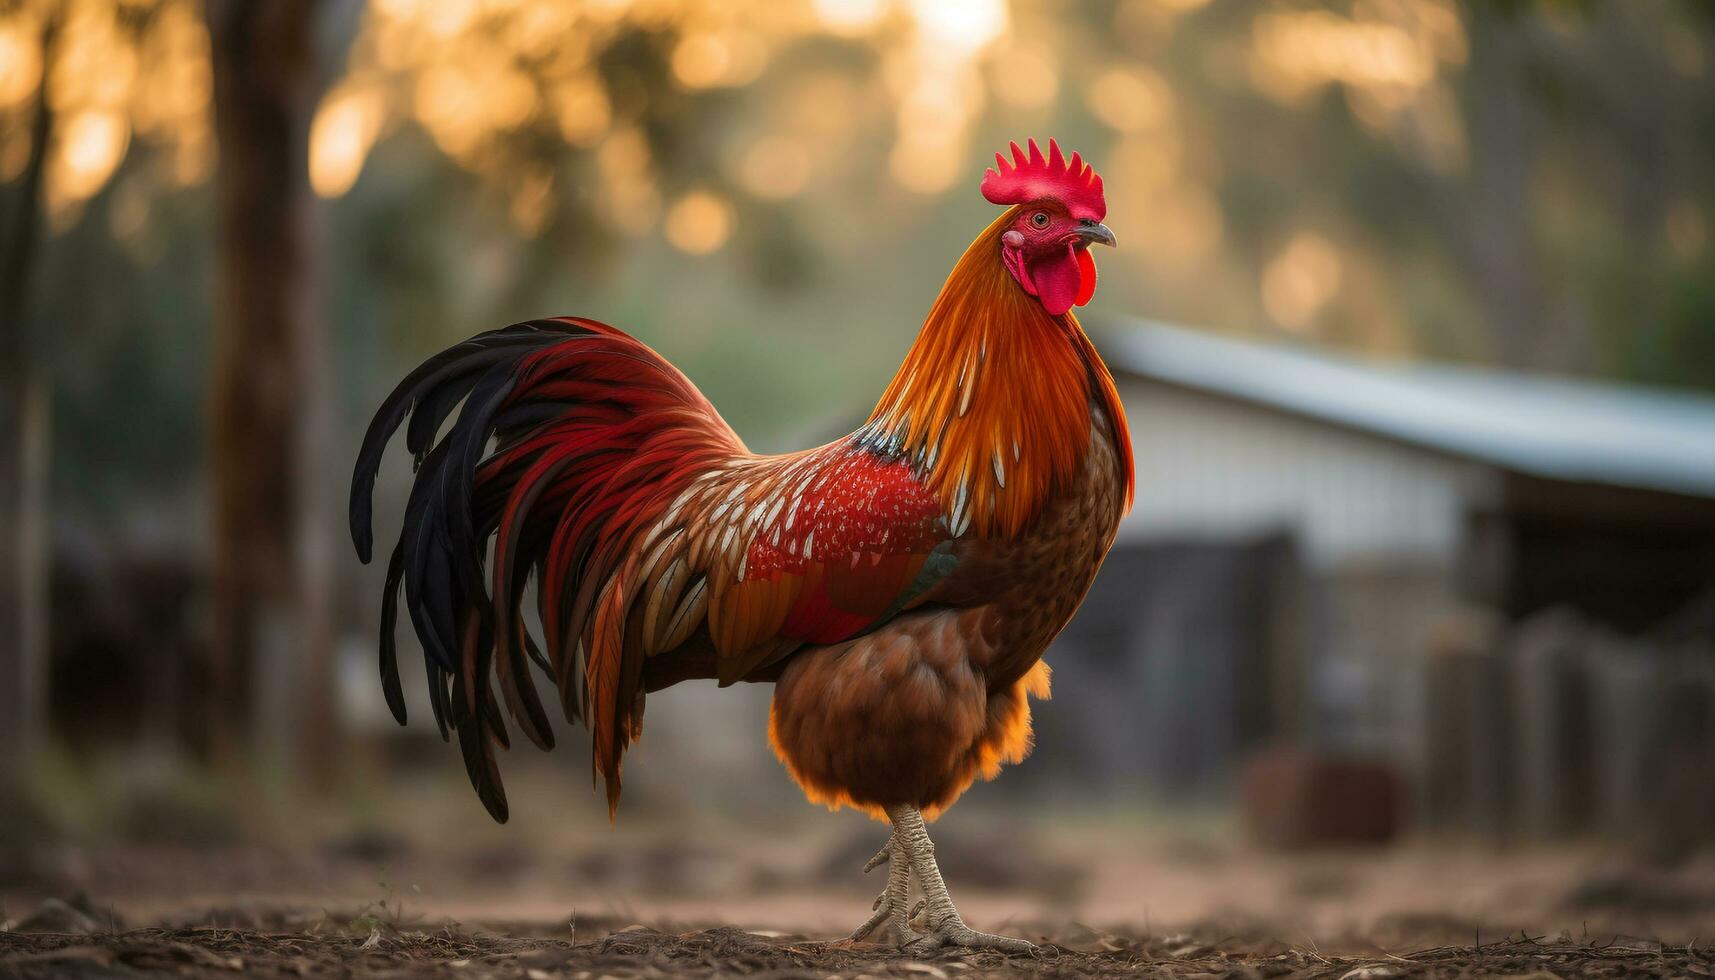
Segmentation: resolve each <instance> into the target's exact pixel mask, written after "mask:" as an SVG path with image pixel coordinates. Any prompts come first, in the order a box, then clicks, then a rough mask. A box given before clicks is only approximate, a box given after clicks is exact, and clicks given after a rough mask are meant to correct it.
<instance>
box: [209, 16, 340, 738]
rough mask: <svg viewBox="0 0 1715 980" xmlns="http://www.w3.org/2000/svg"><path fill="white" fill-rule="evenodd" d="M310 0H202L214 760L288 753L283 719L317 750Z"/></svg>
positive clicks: (319, 576)
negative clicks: (206, 41)
mask: <svg viewBox="0 0 1715 980" xmlns="http://www.w3.org/2000/svg"><path fill="white" fill-rule="evenodd" d="M319 7H320V4H319V3H316V2H314V0H207V11H208V21H209V28H210V34H211V39H212V42H213V54H214V102H215V129H216V133H217V138H218V141H219V148H220V168H219V172H218V175H217V178H216V181H217V192H218V209H219V217H218V226H217V227H218V232H217V233H218V239H217V240H218V243H219V246H218V247H219V252H220V256H219V263H220V265H219V279H218V286H217V294H216V297H215V341H214V364H213V370H214V376H213V378H212V385H211V397H210V402H209V406H208V411H209V471H210V480H211V491H212V492H211V500H212V509H213V514H212V517H213V546H214V568H213V575H214V579H213V590H214V592H213V595H214V624H213V627H214V635H213V638H212V640H213V642H212V646H211V650H212V657H213V663H212V664H211V666H212V681H213V695H214V702H213V711H214V715H215V717H214V718H213V719H211V721H212V727H211V731H212V735H213V738H214V749H215V753H216V755H217V757H224V758H225V759H226V760H228V761H232V760H234V759H235V758H236V757H238V756H240V755H244V754H247V753H250V752H258V753H260V755H261V758H262V761H264V762H267V763H272V764H275V765H282V764H284V765H291V764H292V763H294V762H295V761H296V760H294V758H293V752H292V750H293V749H294V748H295V747H298V746H297V745H296V744H295V743H296V739H294V737H293V734H292V730H293V727H294V725H298V724H301V730H305V731H309V732H311V736H310V737H311V738H312V739H313V740H314V742H315V744H317V745H320V748H319V749H317V750H316V751H315V752H314V754H313V755H312V759H314V758H317V757H319V758H323V759H325V757H326V751H327V743H326V741H325V740H326V738H327V727H328V726H327V722H328V720H329V719H327V718H326V705H327V702H328V699H327V696H326V688H327V686H328V677H329V656H330V652H329V651H330V647H331V637H330V632H331V631H330V628H329V624H328V610H329V602H328V598H327V574H326V573H327V568H326V566H327V564H328V563H329V559H330V556H331V549H330V548H328V547H327V546H325V545H323V544H318V543H317V541H318V538H319V537H320V536H325V535H326V534H327V533H328V532H327V528H328V527H329V521H328V520H327V518H326V516H325V513H318V511H323V510H325V506H326V505H325V503H324V502H323V498H324V495H323V494H320V493H316V492H313V491H312V490H310V489H309V488H311V487H313V486H314V485H316V484H315V482H313V481H315V480H316V477H317V476H318V475H319V472H320V467H318V466H317V465H316V462H317V461H316V460H314V459H312V458H309V457H310V456H311V454H313V453H315V451H316V450H317V449H318V448H319V447H320V446H321V445H323V444H324V443H325V437H324V435H323V432H322V431H320V430H325V428H326V418H327V415H326V403H327V401H328V393H327V392H326V391H325V390H322V388H323V386H322V385H321V384H320V383H319V382H320V381H321V378H320V376H319V375H320V371H321V368H322V346H323V343H324V341H323V337H322V322H321V313H320V310H319V304H318V303H317V302H316V296H317V288H316V287H317V282H316V276H315V270H314V262H313V248H312V242H311V237H312V236H311V230H312V214H311V204H310V197H309V183H308V164H307V157H308V151H307V138H308V137H307V134H308V129H309V119H310V114H311V112H312V110H313V109H314V106H315V100H316V97H317V93H318V90H319V86H320V84H321V75H320V72H319V70H318V67H317V64H316V61H317V59H316V47H315V34H314V23H315V19H316V13H317V10H318V9H319ZM306 706H309V710H308V711H307V713H308V714H309V715H311V716H312V717H311V718H307V719H305V718H301V717H300V716H302V715H304V714H306V711H305V707H306ZM316 706H319V707H316ZM318 715H319V716H320V718H319V719H317V718H316V717H315V716H318Z"/></svg>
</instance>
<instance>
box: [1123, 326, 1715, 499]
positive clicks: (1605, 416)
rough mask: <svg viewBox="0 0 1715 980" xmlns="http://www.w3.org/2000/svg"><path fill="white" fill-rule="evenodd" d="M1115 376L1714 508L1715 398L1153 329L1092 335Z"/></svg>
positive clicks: (1508, 465)
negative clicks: (1710, 501) (1710, 502)
mask: <svg viewBox="0 0 1715 980" xmlns="http://www.w3.org/2000/svg"><path fill="white" fill-rule="evenodd" d="M1094 326H1095V330H1094V333H1095V335H1096V341H1097V344H1098V346H1099V347H1100V348H1101V350H1102V353H1103V355H1104V356H1106V357H1107V359H1108V363H1109V364H1110V365H1111V366H1112V367H1113V369H1114V370H1115V372H1116V373H1120V374H1131V375H1135V376H1140V377H1144V378H1150V379H1155V380H1158V381H1162V382H1166V383H1170V384H1174V385H1179V386H1182V387H1185V388H1190V389H1194V390H1197V391H1202V392H1207V393H1210V394H1215V395H1221V396H1225V397H1228V398H1234V399H1239V400H1243V401H1246V402H1251V403H1253V404H1257V405H1261V406H1266V407H1268V408H1272V409H1276V410H1279V411H1282V412H1288V413H1291V414H1294V415H1299V416H1303V417H1306V418H1311V419H1317V420H1320V421H1322V422H1326V423H1330V424H1333V425H1338V426H1342V427H1345V428H1349V429H1353V430H1357V431H1362V432H1367V433H1372V434H1374V435H1378V436H1383V437H1386V438H1389V439H1393V440H1397V441H1400V442H1404V443H1409V444H1412V445H1416V446H1421V447H1424V448H1427V449H1433V450H1437V451H1440V452H1444V453H1449V454H1452V455H1456V456H1461V457H1465V458H1469V459H1473V460H1478V461H1481V462H1484V463H1489V464H1492V465H1494V466H1497V467H1501V468H1503V469H1507V470H1511V471H1514V472H1518V473H1522V474H1527V475H1530V476H1537V477H1545V478H1549V479H1555V480H1568V481H1578V482H1590V483H1602V484H1609V485H1613V486H1622V487H1634V488H1639V489H1649V490H1663V491H1668V492H1673V493H1683V494H1691V495H1695V496H1702V497H1715V398H1711V397H1707V396H1700V395H1694V394H1687V393H1680V392H1670V391H1663V390H1659V389H1651V388H1641V387H1636V386H1626V385H1617V384H1604V383H1598V382H1592V381H1580V380H1574V379H1570V378H1556V377H1547V376H1542V375H1530V374H1515V373H1510V372H1505V371H1493V370H1481V369H1476V368H1467V367H1454V366H1450V365H1445V364H1429V363H1422V362H1416V363H1413V362H1389V361H1382V360H1367V359H1362V358H1359V357H1353V356H1345V355H1340V354H1335V353H1330V352H1327V351H1324V350H1318V349H1315V348H1311V347H1307V346H1293V345H1287V344H1280V343H1264V342H1257V341H1252V340H1239V339H1234V338H1230V337H1222V336H1219V335H1216V334H1212V333H1207V332H1203V331H1197V330H1188V329H1185V328H1183V327H1175V326H1170V325H1167V324H1164V323H1159V322H1155V321H1149V320H1135V319H1120V318H1112V319H1108V320H1105V321H1103V322H1101V323H1100V324H1098V325H1094Z"/></svg>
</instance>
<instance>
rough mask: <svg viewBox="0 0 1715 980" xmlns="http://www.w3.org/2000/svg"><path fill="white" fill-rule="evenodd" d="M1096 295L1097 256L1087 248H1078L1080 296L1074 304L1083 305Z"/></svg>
mask: <svg viewBox="0 0 1715 980" xmlns="http://www.w3.org/2000/svg"><path fill="white" fill-rule="evenodd" d="M1094 295H1096V257H1095V256H1093V255H1091V254H1090V250H1089V249H1087V248H1080V249H1078V298H1077V299H1075V300H1073V301H1072V305H1073V306H1083V305H1084V304H1085V303H1088V302H1089V301H1090V297H1091V296H1094Z"/></svg>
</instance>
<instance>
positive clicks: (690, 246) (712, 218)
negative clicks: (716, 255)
mask: <svg viewBox="0 0 1715 980" xmlns="http://www.w3.org/2000/svg"><path fill="white" fill-rule="evenodd" d="M732 223H733V214H732V207H731V206H730V205H728V204H727V202H726V200H725V199H724V198H721V197H719V196H717V195H715V194H713V193H710V192H709V191H692V192H691V193H689V194H686V195H685V196H684V197H681V198H679V200H677V201H675V202H673V207H672V208H670V209H669V210H668V211H667V227H666V232H667V240H668V241H669V242H672V243H673V247H674V248H677V249H679V250H680V251H682V252H689V253H690V254H692V255H706V254H708V253H710V252H713V251H715V250H716V249H718V248H720V247H721V246H722V245H724V244H726V240H727V236H728V235H730V234H732Z"/></svg>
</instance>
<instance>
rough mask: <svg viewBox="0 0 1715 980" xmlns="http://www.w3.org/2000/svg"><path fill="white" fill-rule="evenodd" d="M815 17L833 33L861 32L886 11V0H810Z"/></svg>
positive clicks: (872, 24) (873, 24) (876, 21)
mask: <svg viewBox="0 0 1715 980" xmlns="http://www.w3.org/2000/svg"><path fill="white" fill-rule="evenodd" d="M811 7H812V9H813V10H814V11H815V14H816V19H817V20H819V21H821V23H822V26H823V27H826V28H827V29H828V30H829V31H830V32H832V33H834V34H847V35H853V34H862V33H864V32H865V31H868V30H869V29H870V28H872V27H874V26H875V25H876V24H877V23H878V22H879V21H880V20H881V18H882V15H883V14H885V13H887V2H886V0H812V2H811Z"/></svg>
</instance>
